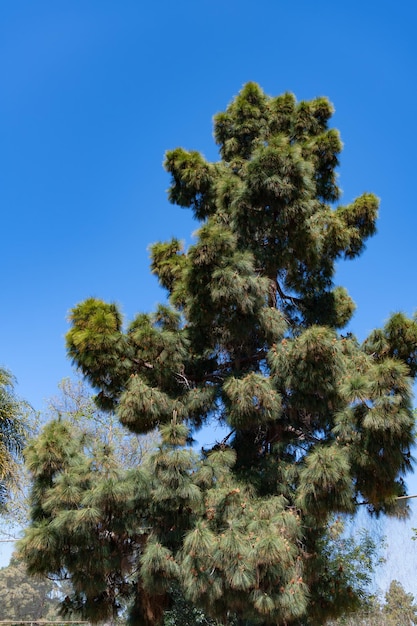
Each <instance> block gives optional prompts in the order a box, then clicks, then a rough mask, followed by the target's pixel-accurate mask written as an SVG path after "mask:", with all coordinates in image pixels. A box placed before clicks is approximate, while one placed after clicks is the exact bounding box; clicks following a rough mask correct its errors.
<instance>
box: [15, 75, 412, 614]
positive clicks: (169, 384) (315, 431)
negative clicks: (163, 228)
mask: <svg viewBox="0 0 417 626" xmlns="http://www.w3.org/2000/svg"><path fill="white" fill-rule="evenodd" d="M331 115H332V106H331V105H330V103H329V102H328V101H327V100H326V99H325V98H318V99H315V100H312V101H310V102H299V103H297V102H296V100H295V98H294V96H292V95H291V94H284V95H283V96H279V97H277V98H270V97H268V96H266V95H265V94H264V93H263V92H262V90H261V89H260V88H259V87H258V86H257V85H255V84H253V83H249V84H248V85H246V86H245V87H244V88H243V90H242V92H241V93H240V94H239V95H238V96H237V97H236V98H235V99H234V100H233V102H232V103H231V104H230V105H229V106H228V108H227V109H226V111H225V112H224V113H220V114H218V115H217V116H216V117H215V129H214V135H215V139H216V142H217V144H218V145H219V149H220V157H221V159H220V161H218V162H215V163H210V162H207V161H206V160H205V159H204V158H203V157H202V156H201V155H200V154H199V153H197V152H188V151H186V150H184V149H182V148H178V149H176V150H173V151H170V152H168V153H167V155H166V161H165V166H166V169H167V171H168V172H169V173H170V175H171V186H170V189H169V198H170V200H171V201H172V202H174V203H176V204H179V205H180V206H182V207H187V208H191V209H192V210H193V212H194V216H195V218H196V219H197V220H199V221H200V222H201V228H200V230H199V231H198V234H197V240H196V243H195V244H194V245H192V246H191V247H190V248H189V249H188V251H184V250H183V248H182V246H181V244H180V242H179V241H178V240H176V239H173V240H172V241H170V242H166V243H157V244H155V245H153V246H152V248H151V253H152V271H153V272H154V273H155V274H156V275H157V277H158V279H159V282H160V284H161V285H162V286H163V287H164V288H165V289H166V290H167V292H168V295H169V304H168V305H165V306H159V307H158V308H157V310H156V312H155V313H154V314H152V315H147V314H141V315H138V316H137V317H136V318H135V319H134V320H133V322H132V323H131V324H130V325H129V326H128V327H127V329H125V328H124V326H123V320H122V317H121V314H120V312H119V310H118V308H117V307H116V306H115V305H114V304H107V303H105V302H102V301H100V300H97V299H88V300H86V301H85V302H83V303H81V304H80V305H78V306H77V307H75V308H74V309H73V311H72V313H71V323H72V328H71V330H70V331H69V333H68V335H67V345H68V352H69V355H70V356H71V358H72V359H73V361H74V363H75V364H76V365H77V367H78V368H79V369H80V370H81V372H82V373H83V374H84V375H85V377H86V378H87V379H88V381H89V382H90V383H91V384H92V385H93V387H94V388H96V389H97V390H98V395H97V397H96V402H97V404H98V406H99V407H100V408H101V409H103V410H110V411H112V410H116V411H117V414H118V416H119V419H120V421H121V423H122V424H123V425H125V426H126V427H127V428H128V429H129V430H131V431H132V432H134V433H146V432H149V431H151V430H152V429H154V428H155V427H158V428H159V430H160V432H161V436H162V444H161V447H160V449H159V451H158V452H157V453H155V455H152V457H151V459H150V461H149V468H150V469H149V471H148V472H147V473H146V470H145V468H139V469H138V470H137V471H136V474H135V472H133V474H132V476H131V479H132V480H134V476H136V480H139V481H140V485H141V487H140V490H138V489H136V490H135V489H133V490H132V487H131V486H128V485H127V483H124V482H123V481H122V480H121V479H120V476H119V474H118V475H117V485H118V489H126V491H125V493H124V496H123V498H122V497H121V496H117V495H116V491H114V490H113V491H112V490H110V491H108V490H107V491H106V493H108V494H111V500H110V501H108V506H107V505H106V506H104V509H103V508H102V506H101V504H100V505H99V500H96V499H95V497H96V496H93V495H91V496H90V497H88V496H87V495H85V493H84V491H83V487H82V486H83V485H85V484H87V485H88V486H89V488H90V486H91V488H92V489H93V492H94V493H96V492H95V491H94V488H95V487H96V484H97V475H94V474H91V475H88V474H86V473H85V471H84V470H81V469H79V470H76V471H75V470H74V471H73V469H71V473H72V475H73V476H78V477H79V484H78V485H77V488H76V489H75V491H74V489H73V488H72V487H71V489H70V491H69V492H68V493H69V494H70V495H68V496H67V495H65V485H66V483H65V481H66V480H67V478H66V476H67V475H69V472H70V468H72V467H73V465H74V464H77V463H78V460H77V459H78V456H77V455H79V443H78V447H77V449H75V448H74V445H75V442H74V441H71V440H70V439H71V438H70V434H69V432H68V431H66V430H65V429H64V428H63V426H62V425H61V426H60V425H59V424H56V425H55V426H53V427H51V429H52V430H50V431H49V433H45V435H44V439H43V440H39V441H38V443H37V444H36V446H35V447H34V448H33V449H32V452H31V453H30V454H31V455H32V456H30V457H29V462H30V465H31V467H32V470H33V472H34V476H35V482H34V492H33V493H34V506H33V510H32V525H31V528H30V529H29V531H28V533H27V535H26V538H25V540H24V541H23V542H22V544H21V549H22V552H23V554H24V555H25V558H26V560H27V562H28V563H29V566H30V568H31V570H32V571H43V572H56V571H60V570H62V569H65V568H67V569H68V568H69V567H74V564H73V561H72V560H71V558H72V556H71V555H72V551H71V545H72V544H70V543H69V542H70V533H69V531H68V529H69V527H66V526H65V524H66V523H67V522H68V521H70V523H72V524H73V526H72V529H73V530H74V529H75V528H77V529H79V528H80V524H81V523H84V522H85V523H87V521H88V520H90V522H89V523H90V527H89V528H90V530H89V529H88V528H87V527H85V531H84V530H83V532H82V533H81V536H85V538H86V539H85V542H86V544H85V545H86V546H87V545H88V543H87V534H88V532H90V531H91V526H93V527H94V528H96V529H97V528H103V523H104V522H103V521H102V518H101V517H100V516H101V515H102V512H103V511H106V512H107V513H109V511H110V512H111V511H116V512H117V519H119V518H120V519H121V520H122V522H123V523H121V524H120V523H119V522H117V524H116V523H115V524H114V525H113V526H112V527H111V531H110V533H109V534H106V535H105V537H106V542H105V543H106V545H107V546H108V543H109V541H110V538H111V541H112V542H114V544H112V545H114V552H112V554H115V555H116V554H117V555H118V556H117V557H115V558H116V559H122V556H123V555H125V554H126V553H125V547H126V545H127V544H129V545H134V551H133V552H132V551H130V555H131V556H130V562H131V564H132V565H131V570H130V575H131V580H132V585H131V587H130V589H129V590H128V591H127V593H130V594H131V596H132V598H133V599H132V601H133V604H132V612H131V616H132V620H134V619H135V620H136V623H148V624H154V623H158V622H159V621H161V620H162V617H163V615H162V609H163V608H164V607H165V606H167V607H168V606H169V603H170V593H171V589H172V588H173V585H174V586H175V585H179V586H180V588H181V590H182V592H183V593H184V595H185V597H186V598H187V599H188V600H189V601H190V602H192V603H194V604H195V605H196V606H197V607H199V608H201V609H203V610H204V611H205V612H206V614H207V615H210V616H212V617H214V618H216V619H218V620H220V621H221V622H222V623H226V622H227V620H228V619H229V617H230V615H231V614H235V615H237V616H238V619H239V620H240V623H242V624H243V623H244V622H245V621H247V620H251V621H255V622H257V623H259V624H269V623H274V624H287V625H288V624H323V623H324V622H325V620H326V619H327V618H328V617H330V616H334V617H335V616H336V614H337V613H343V612H345V611H346V610H348V609H351V608H352V607H354V606H357V605H358V604H360V601H361V597H360V594H358V593H357V589H355V588H354V586H352V583H351V581H349V580H347V577H343V576H341V577H340V579H339V582H340V584H339V585H338V586H337V587H335V588H334V589H333V588H329V586H324V585H323V584H322V580H323V577H325V575H326V572H328V571H330V570H331V567H332V558H333V557H332V554H331V553H330V552H329V550H328V549H327V545H328V543H327V538H328V535H329V533H330V532H331V529H330V524H332V523H333V520H334V516H335V515H338V514H342V515H343V514H354V512H355V510H356V505H357V504H358V503H359V502H364V503H366V504H367V507H368V509H369V510H370V511H371V512H376V513H382V512H388V513H395V512H397V513H398V512H399V505H398V501H397V496H399V495H402V494H404V493H405V485H404V481H403V476H404V475H405V473H406V472H407V470H408V469H409V468H410V464H411V460H410V459H411V457H410V448H411V445H412V443H413V437H414V419H413V414H412V410H411V380H410V376H414V375H415V374H416V371H417V353H416V345H417V343H416V342H417V322H416V320H415V319H408V318H407V317H405V316H404V315H402V314H396V315H394V316H392V317H391V319H390V320H389V321H388V322H387V324H386V325H385V327H384V328H383V329H381V330H376V331H374V332H373V333H371V335H370V337H369V338H368V339H367V340H366V341H365V342H364V344H363V345H360V344H359V342H358V341H357V340H356V338H355V337H354V336H353V335H352V334H350V333H347V332H346V331H345V334H342V333H341V330H342V329H343V328H345V327H346V326H347V324H348V323H349V321H350V319H351V317H352V314H353V311H354V304H353V302H352V300H351V299H350V297H349V295H348V294H347V292H346V290H345V289H343V288H342V287H338V286H335V284H334V282H333V279H334V274H335V262H336V261H338V260H340V259H354V258H355V257H357V256H358V255H359V254H360V253H361V252H362V251H363V249H364V247H365V242H366V240H367V239H368V238H369V237H370V236H371V235H373V234H374V232H375V222H376V217H377V209H378V200H377V198H376V197H375V196H374V195H372V194H369V193H366V194H363V195H362V196H360V197H359V198H357V199H356V200H354V201H353V202H351V203H350V204H347V205H338V204H337V201H338V199H339V196H340V190H339V188H338V187H337V184H336V167H337V165H338V156H339V153H340V151H341V142H340V139H339V135H338V133H337V131H335V130H333V129H331V128H329V126H328V122H329V119H330V117H331ZM214 420H216V421H218V422H220V423H222V424H223V425H225V426H226V427H227V428H228V429H229V433H228V435H227V436H226V437H225V439H224V440H223V441H222V442H218V444H217V445H216V446H215V447H214V448H213V449H212V450H206V451H204V452H203V454H202V455H201V457H200V458H198V457H196V456H195V454H194V453H193V452H192V451H191V450H190V449H189V448H188V447H187V444H188V442H189V438H190V436H192V435H193V434H194V432H195V431H196V430H197V429H198V428H199V427H200V426H201V425H202V424H204V423H207V422H209V423H210V422H211V421H214ZM52 442H53V445H52ZM52 450H55V451H54V452H53V454H52ZM108 458H109V457H108V455H107V454H106V461H105V459H103V460H102V461H100V463H101V466H102V467H103V471H104V468H105V465H106V463H107V462H108ZM100 463H97V462H95V464H94V467H99V466H100ZM81 465H82V463H81V460H80V468H81ZM74 467H75V465H74ZM90 471H91V469H90ZM106 471H110V474H109V479H110V477H111V472H112V471H113V469H111V470H110V469H109V470H106ZM129 480H130V479H129ZM70 483H71V485H72V482H71V481H70ZM111 484H113V483H111ZM106 489H107V488H106ZM60 490H61V491H60ZM80 492H82V493H83V494H84V495H81V496H80V495H79V494H80ZM93 492H92V493H93ZM118 493H119V492H118ZM74 494H75V495H74ZM98 497H99V496H98V494H97V498H98ZM71 498H73V499H74V500H72V499H71ZM101 502H102V503H105V502H106V500H105V498H104V496H103V499H102V500H101ZM74 503H75V504H74ZM65 507H66V509H67V511H66V512H65ZM133 511H134V512H135V513H134V515H136V519H134V517H130V513H131V512H133ZM107 513H106V514H107ZM105 523H106V524H107V523H108V518H106V521H105ZM94 525H96V526H94ZM84 532H85V535H84V534H83V533H84ZM94 532H95V531H94ZM94 537H95V539H94V540H95V541H96V542H97V545H102V544H101V543H100V542H103V539H104V538H103V535H102V534H100V533H99V534H98V535H95V536H94ZM89 545H93V544H92V542H91V532H90V544H89ZM108 549H109V548H108V547H107V548H106V550H108ZM78 554H80V552H78ZM93 559H94V560H93ZM90 561H91V563H90V565H87V563H89V562H90ZM90 561H89V559H87V558H84V563H85V567H86V568H89V569H88V571H89V572H91V570H94V567H95V566H96V564H97V561H96V556H95V553H94V557H93V556H91V558H90ZM113 565H114V564H113ZM106 568H107V565H106V566H105V567H104V564H103V568H102V569H103V571H106V572H107V571H110V570H107V569H106ZM135 568H136V569H135ZM121 570H122V563H121V562H120V563H116V565H115V567H113V569H112V570H111V571H113V572H115V571H116V572H120V571H121ZM86 571H87V570H86ZM87 578H88V581H89V583H88V584H86V579H87ZM116 578H117V576H116ZM96 580H97V584H95V581H96ZM82 585H84V587H82ZM93 586H94V588H93ZM79 588H80V590H81V589H83V591H82V594H83V598H84V600H83V601H84V604H85V606H87V605H88V604H90V605H91V606H94V607H95V611H96V614H95V615H93V613H91V615H92V618H94V619H100V618H101V617H103V615H105V614H106V612H107V613H108V612H110V613H111V612H114V610H115V608H116V605H115V603H114V602H113V598H112V593H110V592H109V588H108V584H107V583H106V582H105V581H103V580H102V578H100V576H99V575H98V573H97V578H96V576H92V577H91V576H87V575H84V576H83V580H80V587H79ZM80 593H81V591H80ZM109 598H110V600H109Z"/></svg>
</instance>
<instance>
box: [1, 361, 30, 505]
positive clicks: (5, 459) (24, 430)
mask: <svg viewBox="0 0 417 626" xmlns="http://www.w3.org/2000/svg"><path fill="white" fill-rule="evenodd" d="M14 386H15V380H14V378H13V376H12V375H11V373H10V372H8V371H7V370H6V369H4V368H0V512H2V513H4V512H5V511H6V506H7V501H8V499H9V497H10V494H11V492H12V491H13V488H14V487H15V485H16V481H17V477H18V468H19V463H20V462H21V459H22V450H23V447H24V443H25V439H26V437H27V435H28V433H29V419H28V418H29V414H30V407H29V405H28V404H27V403H25V402H23V401H21V400H19V399H18V398H17V397H16V394H15V390H14Z"/></svg>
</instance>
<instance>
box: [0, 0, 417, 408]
mask: <svg viewBox="0 0 417 626" xmlns="http://www.w3.org/2000/svg"><path fill="white" fill-rule="evenodd" d="M416 18H417V4H415V2H414V1H413V0H403V1H402V2H392V0H378V1H377V0H368V1H365V2H364V1H363V0H362V1H361V2H359V1H358V0H349V2H348V1H347V0H346V1H344V2H343V1H342V2H334V1H331V0H316V1H315V2H312V1H311V0H299V1H298V2H291V1H290V0H285V1H284V0H257V1H256V2H249V1H248V0H198V1H196V0H175V1H174V0H164V1H161V0H160V1H157V0H154V1H153V2H139V1H138V0H123V2H116V1H115V0H113V1H108V0H66V1H65V0H61V1H60V2H54V1H52V0H36V2H33V0H27V1H23V0H13V1H10V0H9V1H7V0H6V1H4V2H1V3H0V120H1V138H0V206H1V215H2V222H1V231H2V240H1V247H0V255H1V268H2V271H1V274H2V281H1V299H2V302H1V309H0V310H1V313H0V315H1V323H0V347H1V352H0V364H2V365H4V366H6V367H8V368H9V369H10V370H11V371H12V372H13V373H14V374H15V376H16V377H17V379H18V383H19V385H18V391H19V394H20V395H21V396H22V397H24V398H26V399H27V400H28V401H29V402H31V403H32V405H33V406H34V407H35V408H36V409H41V408H42V406H43V403H44V400H45V399H46V398H48V397H49V396H51V395H53V394H55V392H56V386H57V383H58V382H59V381H60V379H61V378H62V377H64V376H68V375H70V374H71V371H72V370H71V365H70V363H69V361H68V360H67V358H66V354H65V346H64V335H65V332H66V331H67V329H68V325H67V321H66V317H67V314H68V311H69V309H70V308H71V307H72V306H74V305H75V304H76V303H77V302H79V301H81V300H83V299H85V298H86V297H88V296H96V297H100V298H103V299H105V300H112V301H116V302H118V303H120V304H121V306H122V308H123V311H124V312H125V314H126V316H127V318H132V317H133V316H134V314H135V313H137V312H139V311H149V310H152V309H153V308H154V306H155V303H156V302H157V301H158V300H159V299H161V298H162V297H163V296H162V294H161V292H160V291H159V289H158V287H157V284H156V280H155V278H154V277H152V275H151V274H150V272H149V259H148V252H147V246H148V244H149V243H152V242H155V241H157V240H164V239H169V238H170V237H171V236H173V235H175V236H178V237H179V238H183V239H185V240H186V241H189V240H190V236H191V233H192V231H193V230H195V228H196V224H194V223H193V222H192V220H191V216H190V215H189V212H188V211H185V210H183V209H180V208H177V207H174V206H171V205H170V204H169V203H168V202H167V200H166V195H165V190H166V188H167V186H168V176H167V174H166V173H165V172H164V171H163V168H162V160H163V155H164V152H165V150H167V149H171V148H175V147H177V146H179V145H181V146H183V147H185V148H187V149H198V150H201V151H202V152H203V153H204V154H205V156H206V157H207V158H210V159H216V158H217V152H216V146H215V144H214V142H213V139H212V123H211V119H212V116H213V114H214V113H216V112H218V111H220V110H223V109H224V108H225V106H226V105H227V103H228V102H229V101H230V100H231V99H232V97H233V96H234V95H236V93H237V92H238V91H239V90H240V88H241V86H242V85H243V84H244V83H245V82H246V81H249V80H253V81H256V82H258V83H260V85H261V86H262V87H263V88H264V90H265V91H266V92H267V93H269V94H270V95H278V94H279V93H282V92H283V91H292V92H294V93H295V95H296V96H297V98H298V99H309V98H312V97H315V96H320V95H326V96H328V97H329V98H330V99H331V101H332V102H333V103H334V105H335V108H336V114H335V116H334V125H335V126H336V127H337V128H339V130H340V131H341V135H342V139H343V142H344V145H345V149H344V152H343V153H342V157H341V168H340V183H341V186H342V188H343V190H344V197H343V201H344V202H349V201H351V200H352V199H353V198H354V197H355V196H357V195H359V194H361V193H362V192H364V191H372V192H374V193H376V194H377V195H378V196H379V197H380V198H381V213H380V220H379V233H378V234H377V236H376V237H375V238H373V239H372V240H370V241H369V243H368V248H367V250H366V252H365V253H364V255H363V256H362V257H361V258H360V259H359V260H356V261H354V262H350V263H345V264H343V265H341V266H340V270H339V273H338V276H337V281H336V282H337V283H339V284H343V285H345V286H346V287H347V288H348V289H349V291H350V293H351V295H352V296H353V298H354V300H355V302H356V304H357V306H358V310H357V313H356V315H355V318H354V320H353V324H352V330H354V331H355V332H356V333H357V334H358V335H359V337H360V338H364V337H365V336H366V334H367V333H368V332H369V331H370V330H371V329H372V328H373V327H375V326H378V325H381V324H383V323H384V320H385V319H386V318H387V317H388V315H389V314H390V313H391V312H393V311H397V310H403V311H405V312H406V313H408V314H412V313H413V312H414V311H415V310H416V309H417V290H416V289H415V284H416V278H415V273H416V256H417V253H416V232H417V207H416V199H415V180H416V160H417V159H416V145H417V114H416V111H417V81H416V74H417V72H416V70H417V67H416V65H417V39H416V36H415V26H416V21H417V19H416Z"/></svg>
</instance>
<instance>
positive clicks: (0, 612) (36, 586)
mask: <svg viewBox="0 0 417 626" xmlns="http://www.w3.org/2000/svg"><path fill="white" fill-rule="evenodd" d="M59 592H60V590H59V588H58V586H57V585H56V584H55V583H53V582H51V581H50V580H48V579H46V578H43V579H40V578H31V577H30V576H28V575H27V573H26V568H25V565H24V564H23V563H22V562H21V561H19V560H18V559H16V558H12V560H11V562H10V564H9V565H8V566H7V567H3V568H1V569H0V620H16V622H18V621H20V620H30V621H32V620H39V619H49V620H56V619H57V618H58V617H59V613H58V608H59V600H58V594H59Z"/></svg>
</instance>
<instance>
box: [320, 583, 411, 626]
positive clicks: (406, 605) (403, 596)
mask: <svg viewBox="0 0 417 626" xmlns="http://www.w3.org/2000/svg"><path fill="white" fill-rule="evenodd" d="M413 624H417V605H415V604H414V596H413V594H411V593H407V592H406V591H405V590H404V588H403V586H402V585H401V583H399V582H398V581H397V580H393V581H391V584H390V586H389V589H388V591H387V592H386V594H385V602H384V603H383V604H381V603H380V602H378V600H377V599H376V598H374V599H373V601H372V602H371V603H368V604H367V605H365V606H364V607H362V608H361V610H359V611H358V612H356V613H354V614H352V615H346V616H343V617H341V618H340V619H339V620H337V621H335V622H333V621H332V622H329V623H328V626H358V625H359V626H413Z"/></svg>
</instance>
